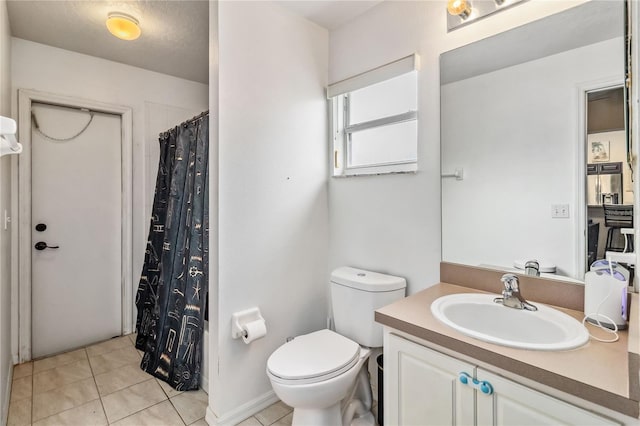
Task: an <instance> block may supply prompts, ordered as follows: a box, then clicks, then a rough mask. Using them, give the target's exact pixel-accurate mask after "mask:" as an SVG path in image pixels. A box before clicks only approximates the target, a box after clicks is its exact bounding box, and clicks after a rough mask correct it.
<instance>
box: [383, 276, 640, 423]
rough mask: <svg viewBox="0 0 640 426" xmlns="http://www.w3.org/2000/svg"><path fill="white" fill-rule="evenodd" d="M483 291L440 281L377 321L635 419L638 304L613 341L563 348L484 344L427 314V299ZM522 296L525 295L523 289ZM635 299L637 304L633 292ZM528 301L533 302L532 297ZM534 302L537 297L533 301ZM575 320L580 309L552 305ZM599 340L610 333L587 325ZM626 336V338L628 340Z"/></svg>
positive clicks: (393, 306) (386, 310)
mask: <svg viewBox="0 0 640 426" xmlns="http://www.w3.org/2000/svg"><path fill="white" fill-rule="evenodd" d="M470 292H477V293H483V291H480V290H477V289H474V288H470V287H465V286H459V285H454V284H448V283H439V284H437V285H435V286H433V287H430V288H428V289H426V290H423V291H421V292H419V293H417V294H414V295H412V296H409V297H407V298H405V299H402V300H400V301H398V302H396V303H393V304H391V305H389V306H386V307H384V308H381V309H379V310H378V311H376V314H375V319H376V321H377V322H379V323H381V324H383V325H385V326H388V327H391V328H394V329H396V330H399V331H402V332H404V333H407V334H409V335H412V336H415V337H417V338H420V339H423V340H426V341H428V342H432V343H434V344H437V345H440V346H442V347H444V348H447V349H449V350H452V351H455V352H457V353H460V354H463V355H465V356H468V357H471V358H473V359H476V360H478V361H480V362H483V363H486V364H489V365H491V366H495V367H497V368H500V369H502V370H505V371H508V372H511V373H514V374H516V375H519V376H523V377H526V378H528V379H531V380H534V381H536V382H538V383H541V384H543V385H546V386H550V387H552V388H555V389H558V390H560V391H563V392H566V393H569V394H571V395H574V396H577V397H579V398H582V399H585V400H587V401H590V402H593V403H595V404H598V405H602V406H604V407H607V408H609V409H612V410H614V411H617V412H620V413H623V414H625V415H627V416H631V417H634V418H638V417H639V407H640V404H639V402H638V399H639V398H638V397H639V395H638V394H639V392H638V389H637V388H638V374H639V372H638V368H639V364H640V362H638V359H639V356H638V351H639V349H640V348H639V347H640V342H639V340H640V339H639V338H638V330H639V329H638V326H639V325H640V314H639V313H638V309H637V303H634V304H633V305H632V308H633V309H632V312H631V324H630V329H629V331H628V332H627V331H623V332H620V333H619V334H620V340H619V341H617V342H615V343H601V342H598V341H595V340H593V339H592V340H590V341H589V342H588V343H587V344H586V345H584V346H582V347H580V348H577V349H573V350H568V351H555V352H545V351H531V350H522V349H515V348H509V347H505V346H498V345H494V344H491V343H487V342H483V341H480V340H477V339H474V338H471V337H468V336H465V335H463V334H461V333H459V332H458V331H456V330H454V329H452V328H450V327H448V326H446V325H444V324H442V323H440V322H439V321H438V320H437V319H436V318H435V317H434V316H433V315H432V314H431V309H430V306H431V302H433V301H434V300H435V299H437V298H438V297H440V296H445V295H448V294H455V293H470ZM523 294H524V295H525V296H526V294H527V293H525V292H523ZM633 296H634V300H633V301H634V302H638V300H637V299H638V298H637V296H638V295H637V294H634V295H633ZM531 301H535V300H534V299H531ZM538 302H539V301H538ZM554 307H556V308H557V309H559V310H560V311H563V312H565V313H567V314H569V315H571V316H572V317H574V318H576V319H577V320H579V321H582V317H583V313H582V312H580V311H576V310H572V309H567V308H562V307H557V306H554ZM588 328H589V331H590V332H591V333H592V334H594V335H596V336H598V335H600V336H602V337H603V338H610V335H603V334H598V333H603V332H602V331H600V330H597V329H595V328H594V327H591V326H589V327H588ZM629 335H631V337H630V338H629Z"/></svg>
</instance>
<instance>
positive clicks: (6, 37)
mask: <svg viewBox="0 0 640 426" xmlns="http://www.w3.org/2000/svg"><path fill="white" fill-rule="evenodd" d="M0 115H3V116H5V117H11V31H10V28H9V17H8V15H7V3H6V1H5V0H0ZM13 157H14V156H11V155H5V156H4V157H2V158H1V159H0V424H4V422H5V421H6V419H7V414H8V409H9V393H10V386H11V382H10V380H11V366H12V365H13V360H12V356H11V261H12V259H11V232H12V229H11V228H12V226H11V225H9V227H8V229H4V212H5V211H7V212H8V214H10V213H11V163H12V161H13V160H12V158H13Z"/></svg>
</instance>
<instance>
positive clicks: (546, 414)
mask: <svg viewBox="0 0 640 426" xmlns="http://www.w3.org/2000/svg"><path fill="white" fill-rule="evenodd" d="M477 375H478V376H477V377H478V380H485V381H487V382H489V383H491V385H492V386H493V394H492V395H483V394H482V393H480V392H478V393H477V401H476V403H477V424H478V425H482V426H484V425H487V426H489V425H496V426H502V425H505V426H506V425H514V426H516V425H517V426H526V425H532V426H540V425H554V426H556V425H580V426H586V425H619V424H620V423H617V422H614V421H612V420H610V419H607V418H604V417H601V416H598V415H596V414H593V413H591V412H589V411H586V410H583V409H582V408H578V407H576V406H574V405H571V404H568V403H566V402H563V401H560V400H559V399H556V398H553V397H551V396H549V395H545V394H543V393H540V392H538V391H535V390H533V389H530V388H527V387H525V386H522V385H519V384H517V383H514V382H512V381H510V380H507V379H505V378H503V377H500V376H497V375H495V374H492V373H489V372H487V371H485V370H482V369H480V368H479V369H478V370H477Z"/></svg>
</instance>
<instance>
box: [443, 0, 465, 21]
mask: <svg viewBox="0 0 640 426" xmlns="http://www.w3.org/2000/svg"><path fill="white" fill-rule="evenodd" d="M447 11H448V12H449V13H450V14H451V15H454V16H459V17H461V18H462V19H467V18H468V17H469V15H470V14H471V5H470V4H469V3H468V2H467V0H449V1H448V2H447Z"/></svg>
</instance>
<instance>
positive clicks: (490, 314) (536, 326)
mask: <svg viewBox="0 0 640 426" xmlns="http://www.w3.org/2000/svg"><path fill="white" fill-rule="evenodd" d="M496 297H497V295H493V294H475V293H461V294H451V295H448V296H443V297H440V298H438V299H436V300H435V301H434V302H433V303H432V304H431V312H432V313H433V315H434V316H435V317H436V318H437V319H438V320H439V321H441V322H443V323H444V324H446V325H448V326H449V327H452V328H454V329H456V330H458V331H459V332H461V333H463V334H466V335H467V336H470V337H474V338H476V339H479V340H483V341H485V342H490V343H495V344H497V345H503V346H511V347H514V348H520V349H533V350H540V351H560V350H567V349H573V348H577V347H579V346H582V345H584V344H585V343H587V341H588V340H589V333H588V332H587V329H586V328H585V327H584V326H583V325H582V324H581V323H580V322H579V321H577V320H576V319H575V318H572V317H570V316H569V315H567V314H565V313H563V312H560V311H558V310H556V309H553V308H550V307H548V306H545V305H542V304H540V303H534V305H535V306H536V307H537V308H538V310H537V311H527V310H520V309H514V308H509V307H506V306H503V305H502V304H499V303H495V302H494V301H493V299H495V298H496Z"/></svg>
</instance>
